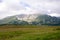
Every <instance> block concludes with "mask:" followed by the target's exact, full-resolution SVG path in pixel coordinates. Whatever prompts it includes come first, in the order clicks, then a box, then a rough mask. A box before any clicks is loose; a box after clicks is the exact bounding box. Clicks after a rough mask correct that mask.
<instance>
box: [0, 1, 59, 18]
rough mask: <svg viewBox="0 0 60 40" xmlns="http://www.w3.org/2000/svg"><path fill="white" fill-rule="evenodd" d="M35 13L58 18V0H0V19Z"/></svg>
mask: <svg viewBox="0 0 60 40" xmlns="http://www.w3.org/2000/svg"><path fill="white" fill-rule="evenodd" d="M37 13H40V14H47V15H51V16H56V17H60V0H0V19H2V18H5V17H7V16H13V15H18V14H37Z"/></svg>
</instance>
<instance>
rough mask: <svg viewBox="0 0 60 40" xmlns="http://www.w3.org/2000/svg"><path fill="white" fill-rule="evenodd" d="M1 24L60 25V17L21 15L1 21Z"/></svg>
mask: <svg viewBox="0 0 60 40" xmlns="http://www.w3.org/2000/svg"><path fill="white" fill-rule="evenodd" d="M0 24H16V25H18V24H19V25H28V24H31V25H60V17H52V16H49V15H46V14H28V15H27V14H20V15H15V16H10V17H6V18H4V19H1V20H0Z"/></svg>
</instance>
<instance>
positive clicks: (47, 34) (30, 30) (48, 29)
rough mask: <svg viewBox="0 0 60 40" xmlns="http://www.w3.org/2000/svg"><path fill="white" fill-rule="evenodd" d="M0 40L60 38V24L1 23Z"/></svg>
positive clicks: (52, 39) (53, 39) (46, 39)
mask: <svg viewBox="0 0 60 40" xmlns="http://www.w3.org/2000/svg"><path fill="white" fill-rule="evenodd" d="M0 40H60V26H46V25H45V26H44V25H43V26H35V25H1V26H0Z"/></svg>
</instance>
